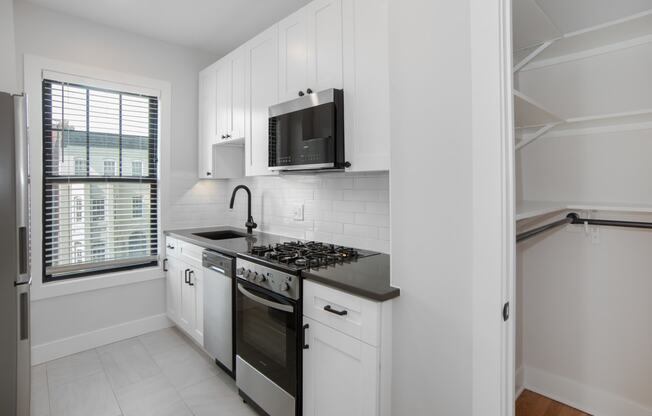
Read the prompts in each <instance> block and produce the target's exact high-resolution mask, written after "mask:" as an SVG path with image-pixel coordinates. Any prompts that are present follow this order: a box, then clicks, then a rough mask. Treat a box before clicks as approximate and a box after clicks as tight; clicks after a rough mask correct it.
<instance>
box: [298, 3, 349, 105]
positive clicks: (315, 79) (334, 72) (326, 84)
mask: <svg viewBox="0 0 652 416" xmlns="http://www.w3.org/2000/svg"><path fill="white" fill-rule="evenodd" d="M306 10H307V14H308V83H307V87H306V88H310V89H311V90H312V91H314V92H318V91H322V90H325V89H329V88H337V89H341V88H342V0H316V1H313V2H312V3H310V4H308V5H307V6H306Z"/></svg>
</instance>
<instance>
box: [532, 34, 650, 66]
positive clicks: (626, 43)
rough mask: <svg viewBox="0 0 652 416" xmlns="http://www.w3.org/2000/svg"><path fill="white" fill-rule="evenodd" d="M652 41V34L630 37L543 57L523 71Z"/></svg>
mask: <svg viewBox="0 0 652 416" xmlns="http://www.w3.org/2000/svg"><path fill="white" fill-rule="evenodd" d="M651 42H652V35H646V36H641V37H637V38H634V39H628V40H626V41H622V42H616V43H611V44H609V45H605V46H600V47H597V48H593V49H587V50H584V51H580V52H574V53H569V54H566V55H560V56H555V57H554V58H548V59H541V60H539V61H534V62H530V63H529V64H528V65H526V66H525V67H523V68H521V71H522V72H526V71H532V70H534V69H540V68H545V67H548V66H553V65H559V64H563V63H566V62H571V61H577V60H579V59H585V58H590V57H592V56H598V55H604V54H607V53H611V52H616V51H620V50H623V49H629V48H634V47H636V46H640V45H645V44H648V43H651Z"/></svg>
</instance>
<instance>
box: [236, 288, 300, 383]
mask: <svg viewBox="0 0 652 416" xmlns="http://www.w3.org/2000/svg"><path fill="white" fill-rule="evenodd" d="M238 285H242V286H243V289H244V290H246V291H247V292H249V293H250V294H251V295H254V296H255V297H258V298H262V299H264V300H266V301H268V302H272V303H273V304H278V305H283V306H284V307H287V306H291V307H292V308H293V312H287V311H283V310H279V309H275V308H273V307H270V306H267V305H264V304H262V303H260V302H257V301H256V300H254V299H252V298H251V297H248V296H245V295H243V294H242V292H241V291H240V289H238V291H237V296H236V308H237V309H236V320H237V322H236V350H237V353H238V355H239V356H240V357H241V358H242V359H243V360H245V361H246V362H247V363H249V364H250V365H252V366H253V367H255V368H256V369H257V370H258V371H260V372H261V373H263V374H264V375H265V376H266V377H267V378H269V379H270V380H272V381H273V382H274V383H276V384H277V385H278V386H280V387H281V388H282V389H284V390H285V391H287V392H288V393H290V394H292V395H293V396H296V377H297V313H296V311H297V309H296V305H293V303H292V302H291V301H289V300H287V299H283V298H281V297H279V296H278V295H274V294H272V293H270V292H268V291H266V290H264V289H260V288H257V287H256V286H252V285H248V284H246V283H242V282H238ZM245 285H246V286H245Z"/></svg>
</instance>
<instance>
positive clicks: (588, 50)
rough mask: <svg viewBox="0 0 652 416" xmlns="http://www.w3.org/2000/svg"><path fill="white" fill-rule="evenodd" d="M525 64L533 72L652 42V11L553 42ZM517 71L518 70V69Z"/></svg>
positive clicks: (577, 32)
mask: <svg viewBox="0 0 652 416" xmlns="http://www.w3.org/2000/svg"><path fill="white" fill-rule="evenodd" d="M548 42H550V44H549V45H546V46H545V47H544V48H542V49H541V50H540V51H538V52H537V53H536V54H535V56H533V57H531V59H529V60H528V62H526V65H522V66H521V68H518V69H522V70H530V69H536V68H541V67H545V66H550V65H555V64H558V63H562V62H567V61H571V60H575V59H580V58H584V57H587V56H594V55H598V54H601V53H605V52H609V51H614V50H619V49H624V48H628V47H632V46H636V45H640V44H644V43H650V42H652V10H647V11H645V12H642V13H638V14H635V15H632V16H628V17H626V18H623V19H618V20H614V21H611V22H607V23H604V24H601V25H597V26H593V27H589V28H586V29H582V30H579V31H576V32H571V33H566V34H564V35H562V36H561V37H559V38H553V39H550V40H549V41H548ZM518 69H516V68H515V70H518Z"/></svg>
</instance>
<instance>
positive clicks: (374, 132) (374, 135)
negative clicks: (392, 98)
mask: <svg viewBox="0 0 652 416" xmlns="http://www.w3.org/2000/svg"><path fill="white" fill-rule="evenodd" d="M343 34H344V60H343V64H344V148H345V153H346V160H347V161H349V162H351V167H350V168H348V169H347V171H352V172H361V171H376V170H389V154H390V147H389V144H390V141H389V137H390V136H389V135H390V114H389V59H388V14H387V0H346V1H344V4H343Z"/></svg>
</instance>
